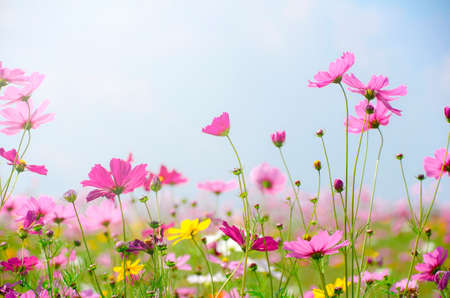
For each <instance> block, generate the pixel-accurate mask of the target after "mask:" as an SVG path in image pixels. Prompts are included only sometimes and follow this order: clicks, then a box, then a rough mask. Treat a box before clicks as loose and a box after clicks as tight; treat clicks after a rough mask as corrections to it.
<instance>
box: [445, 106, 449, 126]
mask: <svg viewBox="0 0 450 298" xmlns="http://www.w3.org/2000/svg"><path fill="white" fill-rule="evenodd" d="M444 116H445V118H447V122H448V123H450V106H446V107H445V108H444Z"/></svg>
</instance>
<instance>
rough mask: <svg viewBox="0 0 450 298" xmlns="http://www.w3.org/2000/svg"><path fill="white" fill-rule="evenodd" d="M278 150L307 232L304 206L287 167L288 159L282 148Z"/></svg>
mask: <svg viewBox="0 0 450 298" xmlns="http://www.w3.org/2000/svg"><path fill="white" fill-rule="evenodd" d="M278 149H279V150H280V156H281V160H282V162H283V166H284V169H285V170H286V174H287V175H288V178H289V182H290V183H291V187H292V191H293V192H294V196H295V201H296V202H297V205H298V210H299V211H300V218H301V220H302V224H303V229H304V230H306V224H305V217H304V214H303V209H302V206H301V205H300V199H299V197H298V191H297V189H296V188H295V184H294V180H293V179H292V175H291V172H290V171H289V168H288V166H287V162H286V159H285V158H284V154H283V151H282V150H281V147H279V148H278Z"/></svg>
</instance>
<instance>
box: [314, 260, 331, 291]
mask: <svg viewBox="0 0 450 298" xmlns="http://www.w3.org/2000/svg"><path fill="white" fill-rule="evenodd" d="M321 261H322V260H315V262H316V264H317V271H319V276H320V282H321V283H322V288H323V293H324V294H325V297H326V298H329V296H328V291H327V286H326V284H327V283H326V281H325V274H324V273H323V270H322V269H323V268H322V264H321Z"/></svg>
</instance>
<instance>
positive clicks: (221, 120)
mask: <svg viewBox="0 0 450 298" xmlns="http://www.w3.org/2000/svg"><path fill="white" fill-rule="evenodd" d="M229 131H230V117H229V115H228V113H227V112H224V113H222V115H220V116H219V117H215V118H214V119H213V121H212V123H211V124H210V125H207V126H205V127H204V128H203V129H202V132H204V133H207V134H210V135H214V136H219V137H224V136H228V132H229Z"/></svg>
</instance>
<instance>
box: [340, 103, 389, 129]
mask: <svg viewBox="0 0 450 298" xmlns="http://www.w3.org/2000/svg"><path fill="white" fill-rule="evenodd" d="M368 105H369V103H368V102H367V100H362V101H361V102H360V103H359V104H357V105H356V106H355V112H356V115H358V118H356V117H354V116H350V117H349V118H348V131H349V132H352V133H360V132H361V129H362V128H363V124H364V117H366V124H365V126H364V131H367V130H368V129H370V128H378V127H379V126H380V125H383V126H386V125H388V123H389V118H391V115H392V114H390V113H389V111H388V109H387V108H386V107H385V106H384V104H382V103H378V104H377V106H376V107H374V109H373V113H372V114H368V115H367V116H366V107H367V106H368ZM372 107H373V106H372ZM344 125H345V127H347V121H344Z"/></svg>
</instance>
